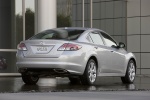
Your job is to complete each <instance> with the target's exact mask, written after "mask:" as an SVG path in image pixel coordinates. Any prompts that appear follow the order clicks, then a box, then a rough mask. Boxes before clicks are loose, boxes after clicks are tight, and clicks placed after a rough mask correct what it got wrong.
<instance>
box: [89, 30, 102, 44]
mask: <svg viewBox="0 0 150 100" xmlns="http://www.w3.org/2000/svg"><path fill="white" fill-rule="evenodd" d="M90 37H91V39H92V41H93V43H94V44H98V45H104V43H103V41H102V38H101V36H100V34H99V33H98V32H91V33H90Z"/></svg>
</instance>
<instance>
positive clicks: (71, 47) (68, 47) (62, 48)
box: [58, 43, 82, 51]
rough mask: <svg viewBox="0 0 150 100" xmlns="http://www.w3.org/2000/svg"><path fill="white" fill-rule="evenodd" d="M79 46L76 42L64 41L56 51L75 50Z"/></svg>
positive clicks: (79, 47)
mask: <svg viewBox="0 0 150 100" xmlns="http://www.w3.org/2000/svg"><path fill="white" fill-rule="evenodd" d="M81 48H82V46H80V45H77V44H71V43H65V44H63V45H62V46H60V47H59V49H58V51H77V50H79V49H81Z"/></svg>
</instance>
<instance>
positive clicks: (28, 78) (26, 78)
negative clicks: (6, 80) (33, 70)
mask: <svg viewBox="0 0 150 100" xmlns="http://www.w3.org/2000/svg"><path fill="white" fill-rule="evenodd" d="M22 80H23V82H24V83H25V84H28V85H35V84H36V83H37V82H38V80H39V77H38V76H36V75H26V74H22Z"/></svg>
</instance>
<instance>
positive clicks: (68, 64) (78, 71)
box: [16, 56, 86, 75]
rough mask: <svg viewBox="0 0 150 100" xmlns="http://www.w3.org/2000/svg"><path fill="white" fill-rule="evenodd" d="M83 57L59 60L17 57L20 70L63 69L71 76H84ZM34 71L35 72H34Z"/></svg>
mask: <svg viewBox="0 0 150 100" xmlns="http://www.w3.org/2000/svg"><path fill="white" fill-rule="evenodd" d="M82 59H83V58H82V56H75V57H71V56H70V57H67V56H66V57H65V56H61V57H59V58H25V57H19V58H18V57H17V62H16V65H17V68H18V70H20V69H35V70H36V69H45V70H47V69H52V70H57V69H61V70H64V71H66V72H68V73H70V74H74V75H82V74H83V73H84V69H85V66H86V65H84V64H85V62H84V60H83V61H82ZM33 71H34V70H33Z"/></svg>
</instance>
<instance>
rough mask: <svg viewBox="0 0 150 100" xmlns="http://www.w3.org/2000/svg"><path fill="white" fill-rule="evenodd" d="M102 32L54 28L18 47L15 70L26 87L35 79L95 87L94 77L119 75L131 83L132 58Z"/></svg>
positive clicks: (131, 55)
mask: <svg viewBox="0 0 150 100" xmlns="http://www.w3.org/2000/svg"><path fill="white" fill-rule="evenodd" d="M124 48H125V44H124V43H121V42H120V43H117V42H116V41H115V40H114V39H113V38H112V37H111V36H109V35H108V34H107V33H106V32H104V31H102V30H99V29H94V28H73V27H66V28H55V29H50V30H45V31H43V32H41V33H38V34H36V35H35V36H33V37H31V38H30V39H28V40H26V41H22V42H21V43H20V44H19V45H18V52H17V54H16V57H17V62H16V64H17V68H18V71H19V72H20V73H21V74H22V79H23V81H24V82H25V83H26V84H36V83H37V82H38V80H39V77H47V76H53V77H68V78H69V80H70V82H71V83H76V82H81V83H82V84H85V85H93V84H95V82H96V80H97V77H98V76H119V77H121V80H122V82H123V83H133V82H134V79H135V74H136V58H135V56H134V54H133V53H129V52H127V51H126V50H125V49H124Z"/></svg>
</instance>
